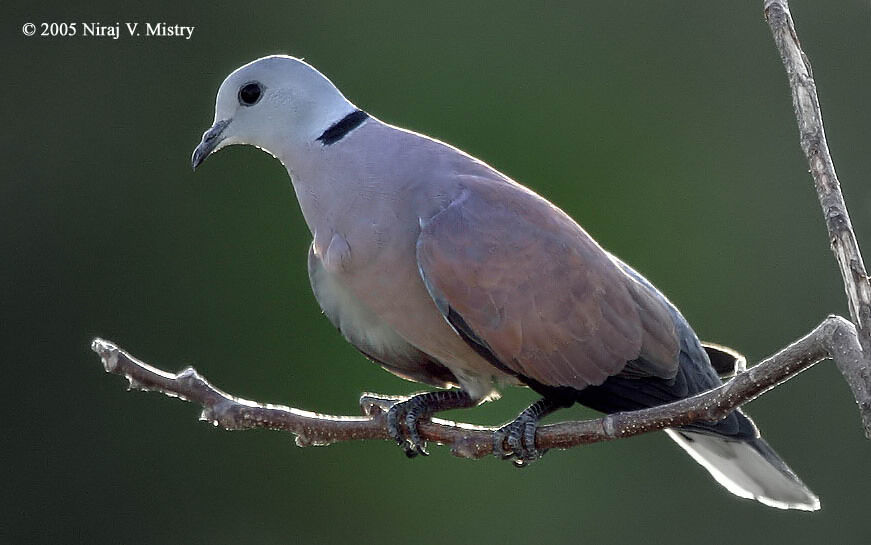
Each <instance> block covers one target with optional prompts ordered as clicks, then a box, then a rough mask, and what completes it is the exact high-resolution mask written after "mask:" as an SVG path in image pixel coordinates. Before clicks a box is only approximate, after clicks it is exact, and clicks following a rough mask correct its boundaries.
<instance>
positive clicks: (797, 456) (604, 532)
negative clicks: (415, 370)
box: [0, 0, 871, 544]
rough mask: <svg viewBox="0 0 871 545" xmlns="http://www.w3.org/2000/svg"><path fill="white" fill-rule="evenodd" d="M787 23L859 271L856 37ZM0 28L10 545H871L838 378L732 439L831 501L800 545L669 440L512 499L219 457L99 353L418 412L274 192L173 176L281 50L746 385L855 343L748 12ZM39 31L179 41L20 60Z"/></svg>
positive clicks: (84, 44)
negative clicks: (766, 361) (414, 140)
mask: <svg viewBox="0 0 871 545" xmlns="http://www.w3.org/2000/svg"><path fill="white" fill-rule="evenodd" d="M161 4H162V5H161ZM792 7H793V13H794V15H795V17H796V19H797V22H798V30H799V33H800V36H801V38H802V42H803V45H804V47H805V49H806V50H807V52H808V54H809V56H810V58H811V60H812V61H813V66H814V69H815V75H816V78H817V85H818V89H819V93H820V96H821V100H822V105H823V112H824V115H825V120H826V128H827V130H828V137H829V143H830V145H831V147H832V152H833V155H834V158H835V161H836V165H837V167H838V171H839V174H840V176H841V179H842V182H843V184H844V192H845V194H846V197H847V199H848V203H849V205H850V210H851V212H852V214H853V221H854V223H855V224H856V228H857V234H858V236H859V239H860V241H862V242H864V243H865V244H866V247H867V246H868V245H871V226H869V221H868V216H869V212H871V186H869V185H868V173H869V172H871V153H869V141H871V134H869V130H871V129H869V128H871V114H869V108H868V104H867V99H868V88H869V86H871V32H869V30H871V15H869V5H868V3H867V2H866V1H864V0H862V1H859V0H845V1H838V2H812V1H810V0H804V1H800V2H799V1H795V2H793V6H792ZM3 8H4V18H3V20H4V24H3V32H2V35H0V41H2V47H3V60H2V61H0V62H2V63H3V68H4V70H3V73H4V83H3V85H4V89H5V91H4V93H3V95H4V97H5V99H4V101H3V112H4V113H3V118H4V119H6V122H5V123H4V130H3V131H0V142H2V150H3V152H2V153H3V161H2V166H0V168H2V169H3V171H4V172H3V175H2V180H0V252H2V256H3V259H2V262H0V279H2V284H0V286H2V287H0V289H2V292H0V293H2V308H3V320H2V329H0V333H2V336H3V339H2V344H0V346H2V347H3V348H2V354H3V356H2V362H3V371H4V377H3V379H2V392H3V399H4V408H3V413H4V420H5V424H4V430H3V435H4V438H3V447H2V452H3V463H2V472H3V485H2V487H0V490H2V492H0V501H2V503H3V512H4V515H3V517H2V518H3V521H2V523H0V527H2V529H0V543H16V544H17V543H215V544H218V543H265V544H271V543H347V542H363V543H372V542H379V541H387V542H392V543H408V542H412V541H413V542H415V543H420V544H429V543H444V542H446V541H447V542H453V543H472V542H475V543H497V542H498V543H529V542H544V543H602V542H617V543H627V542H637V541H644V542H669V543H699V542H711V543H717V542H727V541H728V542H735V541H740V542H742V543H747V544H749V543H772V542H795V543H801V542H803V543H807V542H820V541H823V540H835V541H836V542H838V543H860V542H867V529H866V528H865V526H866V524H865V521H866V519H867V516H868V507H869V504H868V489H869V485H871V456H869V454H871V443H868V442H867V441H866V440H864V439H863V437H862V434H861V431H860V429H859V426H858V421H857V413H856V410H855V407H854V403H853V401H852V399H851V397H850V394H849V392H848V390H847V388H846V386H845V384H844V381H843V380H842V379H841V377H840V375H839V374H838V373H837V371H836V370H835V369H834V367H833V366H832V365H831V364H830V363H823V364H821V365H818V366H817V367H815V368H814V369H813V370H811V371H808V372H807V373H805V374H803V375H802V376H801V377H799V378H797V379H795V380H794V381H792V382H790V383H789V384H787V385H785V386H783V387H781V388H778V389H776V390H774V391H772V392H770V393H769V394H767V395H765V396H764V397H762V398H761V399H759V400H757V401H755V402H753V403H752V404H751V405H750V407H749V411H750V412H751V413H752V414H753V415H754V416H755V417H756V419H757V422H758V423H759V424H760V426H761V427H762V429H763V430H764V431H765V433H766V437H767V438H768V440H769V441H770V443H771V444H772V445H774V446H775V447H776V448H777V450H778V451H779V452H780V453H781V454H782V455H783V457H784V458H785V459H786V460H788V462H789V463H790V464H791V465H792V466H793V467H794V469H795V470H796V471H797V472H798V473H799V474H800V475H801V476H802V477H803V478H804V480H805V481H806V482H807V483H808V484H809V485H810V486H811V487H812V488H813V489H814V490H815V491H816V492H817V493H818V494H819V495H820V496H821V498H822V504H823V509H822V511H820V512H818V513H815V514H808V513H801V512H782V511H778V510H774V509H770V508H766V507H764V506H762V505H759V504H756V503H753V502H749V501H742V500H738V499H736V498H733V497H732V496H731V495H729V494H728V493H726V492H725V491H724V490H723V489H721V488H720V487H719V486H717V485H716V484H715V483H714V482H713V481H712V480H711V479H710V478H709V477H708V475H707V474H706V473H705V472H704V471H703V470H702V469H701V468H700V467H698V466H696V465H695V464H694V463H693V462H692V461H691V460H690V459H689V458H688V457H687V456H685V455H683V454H682V453H681V452H680V451H679V450H678V449H677V448H676V447H675V446H674V445H673V444H671V442H670V441H668V440H667V439H666V437H665V436H664V435H663V434H654V435H648V436H643V437H638V438H634V439H630V440H625V441H617V442H613V443H609V444H599V445H593V446H590V447H587V448H577V449H573V450H570V451H555V452H551V453H550V454H549V455H548V456H547V457H546V458H545V460H544V461H543V462H542V463H540V464H537V465H535V466H533V467H532V468H530V469H528V470H525V471H517V470H515V469H514V468H513V467H511V465H510V464H508V463H500V462H498V461H496V460H492V459H488V460H483V461H468V460H460V459H455V458H453V457H451V456H450V454H449V452H448V449H446V448H440V447H433V448H432V450H433V455H432V456H431V457H430V458H428V459H419V460H414V461H408V460H406V459H405V457H404V456H402V454H401V453H400V452H399V450H398V449H397V448H396V447H395V446H394V445H392V444H389V443H388V442H386V441H385V442H366V443H344V444H339V445H334V446H331V447H328V448H309V449H300V448H297V447H296V446H294V443H293V440H292V437H291V436H289V435H284V434H280V433H275V432H266V431H252V432H244V433H228V432H224V431H220V430H217V429H214V428H212V427H211V426H209V425H205V424H203V423H198V422H197V421H196V417H197V414H198V411H197V409H196V408H194V407H192V406H190V405H187V404H183V403H180V402H178V401H176V400H171V399H168V398H166V397H163V396H159V395H156V394H143V393H125V391H124V382H123V381H122V380H121V379H119V378H118V377H114V376H108V375H106V374H104V373H103V371H102V368H101V367H100V364H99V360H98V359H97V358H96V357H95V356H94V354H93V353H91V352H90V350H89V343H90V340H91V338H92V337H94V336H97V335H99V336H103V337H105V338H107V339H111V340H113V341H115V342H117V343H118V344H120V345H121V346H123V347H126V348H127V349H129V350H130V351H131V352H133V353H134V354H136V355H138V356H140V357H142V358H144V359H146V360H147V361H149V362H151V363H153V364H155V365H159V366H163V367H165V368H169V369H178V368H181V367H182V366H184V365H188V364H193V365H195V366H196V367H197V368H198V369H199V370H200V371H201V372H202V373H203V374H205V375H206V376H207V377H208V378H210V379H211V380H212V381H213V382H214V383H215V384H216V385H218V386H220V387H222V388H224V389H226V390H228V391H229V392H232V393H234V394H237V395H241V396H245V397H247V398H251V399H257V400H263V401H271V402H277V403H286V404H291V405H293V406H297V407H301V408H305V409H310V410H317V411H321V412H329V413H334V414H355V413H356V412H357V406H356V399H357V396H358V395H359V393H360V392H362V391H376V392H383V393H394V394H397V393H410V392H413V391H417V390H419V389H420V388H419V386H417V385H415V384H412V383H408V382H404V381H402V380H400V379H397V378H395V377H393V376H391V375H389V374H388V373H386V372H384V371H382V370H380V369H379V368H378V367H376V366H375V365H373V364H370V363H368V362H366V361H365V360H364V359H363V358H362V357H361V356H360V355H358V354H357V353H356V351H355V350H354V349H353V348H351V347H350V346H349V345H347V344H346V343H345V342H344V341H342V340H341V339H340V337H339V336H338V334H337V333H336V332H335V331H334V330H333V328H332V327H331V326H330V325H329V323H328V322H327V320H326V319H325V318H324V317H323V316H322V315H321V314H320V312H319V309H318V307H317V304H316V303H315V301H314V298H313V297H312V295H311V293H310V289H309V285H308V280H307V277H306V273H305V252H306V249H307V245H308V242H309V234H308V232H307V229H306V227H305V224H304V223H303V220H302V217H301V215H300V213H299V211H298V207H297V203H296V201H295V198H294V195H293V192H292V191H291V187H290V182H289V180H288V178H287V175H286V173H285V171H284V169H283V168H282V166H281V165H280V164H279V163H278V162H277V161H275V160H273V159H271V158H270V157H268V156H267V155H265V154H262V153H259V152H258V151H257V150H255V149H253V148H231V149H229V150H228V151H223V152H221V153H220V154H218V155H216V156H215V157H213V158H211V159H210V160H209V161H207V162H206V163H205V165H204V166H203V167H202V168H201V169H200V170H199V171H198V172H197V173H196V175H194V174H193V173H192V172H191V170H190V161H189V157H190V153H191V151H192V150H193V148H194V146H195V145H196V144H197V143H198V141H199V138H200V135H201V133H202V131H203V130H205V129H206V128H208V126H209V125H210V123H211V120H212V115H213V104H214V96H215V92H216V90H217V88H218V86H219V84H220V83H221V81H222V80H223V78H224V76H225V75H226V74H228V73H229V72H230V71H231V70H233V69H235V68H236V67H238V66H239V65H241V64H243V63H245V62H248V61H250V60H252V59H254V58H256V57H260V56H262V55H265V54H269V53H276V52H287V53H290V54H293V55H296V56H303V57H305V58H306V60H308V61H309V62H311V63H312V64H314V65H315V66H316V67H318V68H319V69H320V70H322V71H323V72H324V73H325V74H327V75H328V76H329V77H330V78H332V79H333V81H334V82H336V84H337V85H338V86H339V87H340V88H341V89H342V90H343V91H344V92H345V93H346V95H347V96H348V97H349V98H350V99H351V100H352V101H354V102H355V103H357V104H358V105H359V106H361V107H363V108H364V109H366V110H367V111H369V112H371V113H372V114H374V115H376V116H377V117H379V118H381V119H383V120H386V121H388V122H392V123H395V124H398V125H401V126H404V127H408V128H411V129H415V130H419V131H422V132H424V133H426V134H429V135H432V136H434V137H437V138H440V139H443V140H446V141H448V142H450V143H452V144H455V145H457V146H459V147H460V148H462V149H464V150H466V151H468V152H470V153H472V154H473V155H476V156H478V157H480V158H482V159H484V160H485V161H487V162H489V163H490V164H492V165H494V166H495V167H497V168H498V169H500V170H501V171H503V172H505V173H507V174H509V175H510V176H512V177H514V178H515V179H517V180H519V181H521V182H523V183H525V184H527V185H529V186H530V187H532V188H534V189H535V190H537V191H539V192H540V193H542V194H543V195H545V196H547V197H548V198H550V199H551V200H553V201H554V202H556V203H558V204H559V205H560V206H561V207H563V208H564V209H565V210H566V211H568V212H569V213H570V214H571V215H572V216H573V217H575V218H576V219H578V220H579V221H580V222H581V223H582V224H583V225H584V226H585V227H586V228H587V229H588V230H589V231H590V233H592V234H593V235H594V236H595V237H596V238H597V239H598V240H599V241H600V242H601V243H602V244H603V245H604V246H606V247H607V248H609V249H610V250H612V251H613V252H615V253H616V254H618V255H620V256H621V257H623V258H624V259H625V260H626V261H628V262H629V263H631V264H632V265H634V266H635V267H637V268H638V269H639V270H641V271H642V272H643V273H644V274H645V275H646V276H647V277H648V278H649V279H650V280H652V281H653V282H654V283H655V284H657V285H658V286H659V287H660V288H661V289H662V290H663V291H664V292H665V293H666V294H668V295H669V296H670V297H671V298H672V299H673V300H674V301H675V302H676V303H677V304H678V305H679V306H680V308H681V309H682V310H683V312H684V313H685V314H686V315H687V317H688V318H689V319H690V321H691V322H692V323H693V324H694V326H695V328H696V330H697V331H698V332H699V335H700V336H701V337H703V338H706V339H710V340H715V341H719V342H722V343H727V344H729V345H732V346H735V347H736V348H738V349H740V350H742V351H744V352H745V353H746V354H748V355H749V356H750V358H751V361H756V360H758V359H759V358H760V357H763V356H765V355H767V354H769V353H771V352H773V351H774V350H776V349H778V348H780V347H781V346H783V345H784V344H785V343H787V342H789V341H790V340H792V339H795V338H796V337H798V336H800V335H803V334H804V333H806V332H807V331H809V330H810V329H811V328H812V327H813V326H814V325H815V324H817V323H818V322H819V321H820V320H821V319H822V318H824V317H825V316H826V315H827V314H828V313H832V312H835V313H842V314H843V313H846V307H845V304H844V296H843V292H842V288H841V285H840V277H839V275H838V272H837V269H836V268H835V265H834V261H833V259H832V256H831V254H830V252H829V249H828V244H827V240H826V235H825V229H824V226H823V223H822V221H821V214H820V210H819V206H818V204H817V202H816V199H815V195H814V192H813V188H812V184H811V180H810V178H809V176H808V175H807V167H806V164H805V162H804V159H803V157H802V155H801V152H800V150H799V147H798V138H797V131H796V127H795V120H794V118H793V115H792V108H791V102H790V98H789V94H788V89H787V85H786V78H785V76H784V71H783V68H782V66H781V64H780V60H779V58H778V56H777V54H776V52H775V49H774V47H773V44H772V40H771V38H770V35H769V31H768V27H767V25H766V24H765V22H764V21H763V19H762V7H761V2H730V3H725V2H723V3H719V2H697V1H682V2H656V3H654V2H649V3H648V2H576V3H573V4H572V5H571V6H568V5H557V4H552V5H543V4H540V3H530V2H513V3H505V2H501V3H498V4H496V3H492V2H491V3H467V2H463V3H452V4H439V5H434V4H423V3H419V4H416V5H411V4H410V3H398V2H367V3H365V4H363V3H359V4H357V5H354V4H339V3H329V2H305V3H301V2H273V3H259V2H258V3H214V4H213V3H204V2H203V3H199V4H194V5H189V4H186V3H182V2H153V3H151V5H150V6H149V7H148V8H147V9H146V8H142V7H141V6H139V7H137V6H119V5H118V3H117V2H105V1H104V2H93V3H91V4H90V7H87V8H82V7H72V6H70V5H62V4H58V5H55V6H51V7H49V6H47V5H43V6H36V5H33V4H30V3H24V2H12V3H11V5H10V3H8V2H7V3H4V6H3ZM28 21H30V22H34V23H40V22H52V21H57V22H62V21H76V22H86V21H102V22H104V23H115V22H121V23H122V24H123V23H124V22H128V21H139V22H141V23H144V22H159V21H166V22H168V23H170V24H184V25H195V26H196V30H195V32H194V34H193V38H192V39H191V40H189V41H185V40H183V39H173V38H165V39H158V38H151V39H144V38H141V39H138V40H137V39H131V38H127V37H122V38H121V39H120V40H117V41H113V40H110V39H98V38H53V39H52V38H39V37H31V38H27V37H24V36H23V35H22V33H21V30H20V29H21V25H22V24H23V23H25V22H28ZM866 249H867V248H866ZM532 399H533V396H532V395H531V394H530V393H529V392H527V391H524V390H522V389H511V390H508V391H506V392H505V395H504V397H503V399H502V400H501V401H499V402H497V403H492V404H489V405H488V406H485V407H481V408H479V409H476V410H473V411H466V412H463V413H454V414H453V415H452V416H453V417H455V418H458V419H462V420H465V421H471V422H475V423H481V424H497V423H501V422H503V421H506V420H508V419H510V418H512V417H513V416H514V415H515V414H516V413H517V412H518V411H519V410H520V409H521V408H523V407H524V406H525V404H527V403H528V402H530V401H531V400H532ZM590 415H591V413H589V412H585V411H583V410H582V409H576V410H575V409H573V410H572V411H567V412H566V413H561V414H560V416H561V417H563V418H568V417H574V418H581V417H585V416H590Z"/></svg>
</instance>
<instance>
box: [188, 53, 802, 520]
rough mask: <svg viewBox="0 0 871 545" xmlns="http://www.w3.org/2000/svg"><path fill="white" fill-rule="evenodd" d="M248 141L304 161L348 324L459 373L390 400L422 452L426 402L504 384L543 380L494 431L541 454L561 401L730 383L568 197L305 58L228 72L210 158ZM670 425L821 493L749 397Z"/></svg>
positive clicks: (307, 211)
mask: <svg viewBox="0 0 871 545" xmlns="http://www.w3.org/2000/svg"><path fill="white" fill-rule="evenodd" d="M232 144H248V145H253V146H257V147H258V148H261V149H263V150H264V151H267V152H268V153H270V154H271V155H273V156H274V157H276V158H277V159H279V160H280V161H281V162H282V164H283V165H284V166H285V167H286V168H287V171H288V173H289V175H290V177H291V180H292V182H293V188H294V190H295V191H296V196H297V198H298V200H299V204H300V207H301V209H302V213H303V215H304V216H305V221H306V223H307V224H308V227H309V229H311V232H312V235H313V241H312V244H311V248H310V251H309V256H308V268H309V276H310V278H311V285H312V289H313V291H314V294H315V297H316V298H317V300H318V302H319V303H320V306H321V308H322V309H323V311H324V314H326V316H327V317H328V318H329V319H330V321H331V322H332V323H333V324H334V325H335V326H336V327H337V328H338V329H339V330H340V331H341V333H342V335H343V336H344V337H345V338H346V339H347V340H348V341H349V342H351V343H352V344H353V345H354V346H355V347H357V348H358V349H359V350H360V351H361V352H363V354H365V355H366V356H367V357H369V358H370V359H372V360H374V361H375V362H377V363H379V364H380V365H382V366H383V367H384V368H386V369H387V370H388V371H390V372H392V373H395V374H397V375H399V376H401V377H404V378H407V379H410V380H414V381H418V382H423V383H426V384H430V385H433V386H437V387H441V388H450V389H446V390H439V391H433V392H429V393H425V394H419V395H417V396H414V397H412V398H410V399H408V400H407V401H404V402H400V403H397V404H395V405H394V406H393V407H391V408H390V410H389V412H388V424H389V428H390V432H391V435H392V436H393V437H394V439H396V440H397V442H398V443H399V444H400V445H402V446H403V447H404V449H405V450H406V453H407V454H409V455H413V454H416V453H425V451H424V450H423V443H422V441H421V438H420V435H419V433H418V431H417V421H418V419H420V418H425V417H428V416H429V415H432V414H433V413H435V412H437V411H441V410H447V409H454V408H463V407H472V406H475V405H477V404H478V403H480V402H482V401H484V400H486V399H488V398H491V397H494V396H495V395H496V391H497V388H499V387H501V386H504V385H525V386H528V387H530V388H532V389H534V390H535V391H537V392H538V393H540V394H541V395H542V396H543V397H542V399H541V400H540V401H539V402H537V403H535V404H533V405H532V406H530V407H529V408H528V409H527V410H525V411H523V412H522V413H521V414H520V416H519V417H518V418H517V419H516V420H515V421H513V422H512V423H509V424H507V425H506V426H504V427H503V428H501V429H500V430H499V431H498V432H496V433H495V434H494V450H495V452H496V454H497V455H501V456H504V457H514V458H515V459H516V461H517V462H519V463H520V464H523V463H527V462H529V461H531V460H533V459H535V458H536V457H537V456H538V455H539V454H540V453H539V452H538V451H537V450H536V448H535V429H536V425H537V422H538V420H539V419H540V418H542V417H543V416H545V415H547V414H549V413H551V412H553V411H555V410H556V409H558V408H560V407H566V406H569V405H571V404H573V403H581V404H583V405H586V406H589V407H591V408H593V409H596V410H598V411H602V412H605V413H613V412H617V411H627V410H635V409H640V408H644V407H651V406H655V405H660V404H663V403H668V402H671V401H675V400H678V399H682V398H685V397H688V396H692V395H694V394H697V393H700V392H703V391H706V390H709V389H711V388H714V387H716V386H719V385H720V384H721V381H720V379H719V377H718V375H717V373H716V371H715V370H714V368H713V367H712V365H711V361H710V359H709V356H708V354H707V353H706V351H705V350H704V349H703V347H702V345H701V344H700V342H699V340H698V338H697V337H696V335H695V333H694V332H693V330H692V329H691V328H690V326H689V324H688V323H687V322H686V320H685V319H684V318H683V316H682V315H681V314H680V312H678V310H677V309H676V308H675V306H674V305H673V304H672V303H671V302H669V301H668V299H666V298H665V296H663V295H662V294H661V293H660V292H659V291H657V290H656V288H654V287H653V286H652V285H651V284H650V283H649V282H647V281H646V280H645V279H644V278H643V277H642V276H641V275H639V274H638V273H637V272H635V271H634V270H633V269H631V268H630V267H629V266H627V265H626V264H624V263H623V262H622V261H620V260H619V259H617V258H616V257H614V256H613V255H611V254H609V253H608V252H607V251H605V250H603V249H602V248H601V247H600V246H599V245H598V244H597V243H596V241H594V240H593V239H592V238H591V237H590V236H589V235H588V234H587V233H586V232H585V231H584V230H583V229H582V228H581V227H580V226H579V225H578V224H577V223H576V222H575V221H574V220H572V218H570V217H569V216H568V215H566V214H565V213H564V212H563V211H562V210H560V209H559V208H557V207H556V206H555V205H553V204H551V203H550V202H548V201H547V200H546V199H544V198H542V197H540V196H539V195H537V194H536V193H534V192H533V191H531V190H530V189H528V188H526V187H524V186H522V185H520V184H518V183H517V182H515V181H513V180H511V179H510V178H508V177H507V176H505V175H504V174H501V173H499V172H498V171H496V170H495V169H493V168H492V167H490V166H488V165H486V164H485V163H483V162H481V161H479V160H477V159H475V158H474V157H471V156H469V155H467V154H465V153H463V152H462V151H460V150H458V149H456V148H454V147H451V146H449V145H447V144H445V143H443V142H439V141H437V140H434V139H432V138H428V137H426V136H423V135H420V134H417V133H415V132H412V131H408V130H404V129H401V128H398V127H394V126H392V125H389V124H387V123H383V122H381V121H379V120H378V119H375V118H374V117H372V116H370V115H368V114H366V113H365V112H363V111H362V110H360V109H358V108H357V107H356V106H354V105H353V104H352V103H351V102H350V101H348V100H347V99H346V98H345V97H344V96H343V95H342V93H341V92H340V91H339V90H338V89H337V88H336V87H335V85H333V83H332V82H331V81H330V80H329V79H327V78H326V77H325V76H324V75H323V74H321V73H320V72H318V71H317V70H316V69H315V68H313V67H312V66H310V65H309V64H307V63H305V62H303V61H302V60H299V59H295V58H293V57H288V56H270V57H265V58H262V59H258V60H256V61H254V62H252V63H250V64H247V65H245V66H243V67H241V68H239V69H238V70H236V71H235V72H233V73H232V74H230V75H229V76H228V77H227V79H226V80H225V81H224V82H223V84H222V85H221V87H220V89H219V91H218V97H217V101H216V105H215V122H214V125H213V126H212V128H210V129H209V130H208V131H206V132H205V134H204V135H203V139H202V142H201V143H200V145H199V146H198V147H197V148H196V150H195V151H194V154H193V157H192V163H193V166H194V168H196V167H197V166H198V165H199V164H200V163H201V162H202V161H203V160H204V159H205V158H206V157H207V156H208V155H209V154H211V153H213V152H215V151H217V150H219V149H221V148H223V147H225V146H228V145H232ZM400 418H403V419H404V420H405V422H406V424H407V429H408V432H407V434H406V433H403V431H402V427H401V426H399V425H398V421H399V419H400ZM667 431H668V433H669V435H670V436H671V437H672V438H673V439H674V440H675V441H676V442H677V443H678V444H679V445H680V446H681V447H682V448H683V449H684V450H686V451H687V452H688V453H689V454H690V455H691V456H692V457H693V458H694V459H695V460H696V461H697V462H699V463H700V464H701V465H702V466H704V467H705V468H706V469H707V470H708V471H709V472H710V473H711V475H712V476H713V477H714V478H715V479H716V480H717V481H718V482H719V483H720V484H722V485H723V486H725V487H726V488H727V489H728V490H729V491H730V492H732V493H734V494H736V495H738V496H741V497H745V498H755V499H756V500H759V501H761V502H762V503H765V504H767V505H772V506H775V507H780V508H793V509H805V510H815V509H818V508H819V500H818V499H817V497H816V496H815V495H814V494H813V493H812V492H811V491H810V490H809V489H808V488H807V487H806V486H805V485H804V484H803V483H802V482H801V481H800V480H799V478H798V477H796V475H795V474H794V473H793V472H792V471H791V470H790V469H789V467H787V465H786V464H785V463H784V462H783V461H782V460H781V459H780V457H778V455H777V454H776V453H775V452H774V451H773V450H772V449H771V447H769V446H768V444H767V443H766V442H765V441H764V440H763V439H761V438H760V436H759V431H758V430H757V428H756V426H755V425H754V424H753V422H752V421H751V420H750V419H749V418H748V417H747V416H746V415H745V414H743V413H742V412H741V411H735V412H733V413H732V414H730V415H729V416H728V417H727V418H725V419H723V420H721V421H719V422H697V423H694V424H692V425H690V426H685V427H682V428H678V429H673V430H667ZM506 440H507V443H508V445H509V447H510V452H507V453H506V452H505V449H504V444H503V441H506Z"/></svg>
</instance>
